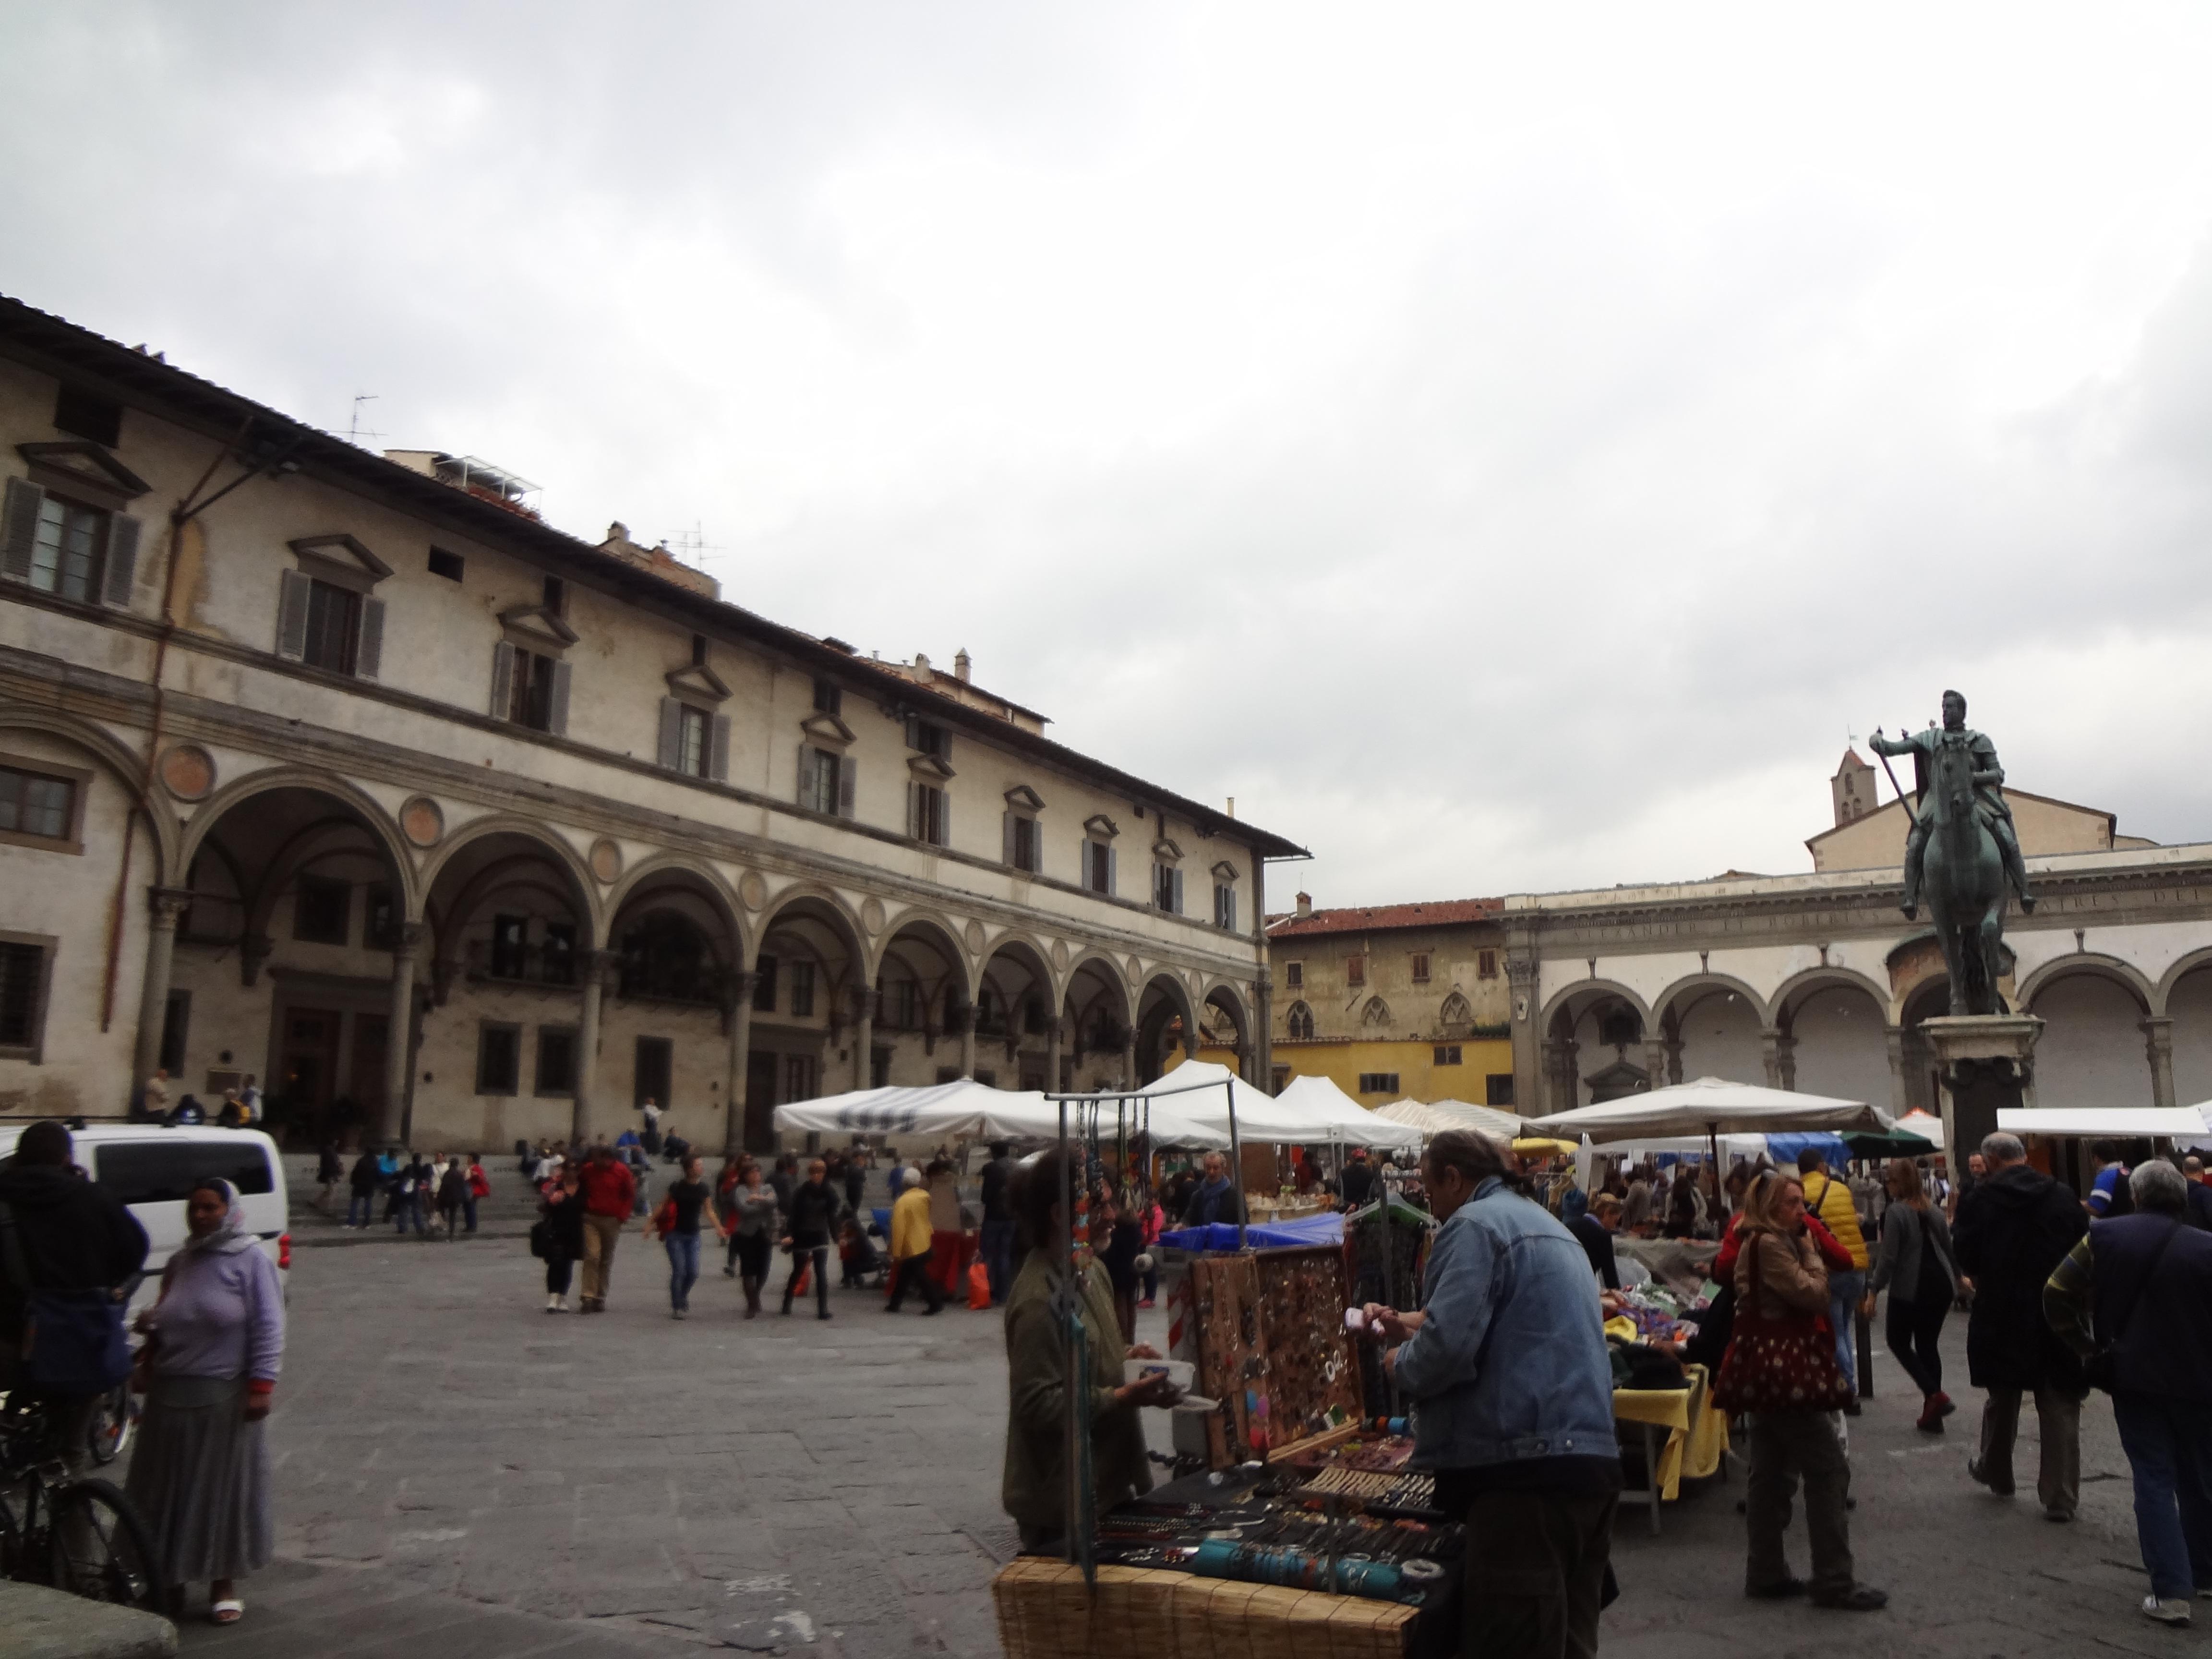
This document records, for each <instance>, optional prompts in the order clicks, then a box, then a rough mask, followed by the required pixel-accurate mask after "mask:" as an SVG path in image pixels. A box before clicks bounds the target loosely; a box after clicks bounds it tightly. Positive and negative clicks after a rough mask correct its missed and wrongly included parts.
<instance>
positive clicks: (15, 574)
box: [0, 478, 139, 609]
mask: <svg viewBox="0 0 2212 1659" xmlns="http://www.w3.org/2000/svg"><path fill="white" fill-rule="evenodd" d="M138 532H139V524H138V520H136V519H133V518H130V517H127V516H126V515H125V514H123V513H110V512H108V511H106V509H105V508H102V507H88V506H86V505H85V504H84V503H83V502H82V501H71V500H70V498H69V497H67V496H65V495H53V494H51V493H50V492H48V491H46V490H45V489H40V487H39V486H38V485H37V484H34V483H32V482H31V481H30V480H29V479H28V478H10V479H9V480H8V489H7V498H6V504H5V507H4V508H0V578H5V579H6V580H9V581H17V582H21V583H23V584H24V585H25V586H29V587H33V588H35V589H37V590H38V591H39V592H42V593H52V594H55V595H57V596H58V597H59V598H62V599H76V600H80V601H82V602H84V603H87V604H90V603H93V602H94V601H97V602H99V603H100V604H103V605H114V606H117V607H118V608H121V609H127V608H128V607H129V605H130V604H131V584H132V583H133V582H134V581H136V580H137V574H138Z"/></svg>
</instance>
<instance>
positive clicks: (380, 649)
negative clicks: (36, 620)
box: [109, 599, 384, 680]
mask: <svg viewBox="0 0 2212 1659" xmlns="http://www.w3.org/2000/svg"><path fill="white" fill-rule="evenodd" d="M109 603H110V604H113V603H114V601H113V600H110V601H109ZM383 663H384V601H383V600H382V599H363V600H362V602H361V637H360V639H358V640H357V641H355V643H354V653H353V671H354V672H355V673H356V674H358V675H360V676H361V678H363V679H365V680H373V679H374V678H376V677H377V671H378V669H379V668H380V667H381V666H382V665H383Z"/></svg>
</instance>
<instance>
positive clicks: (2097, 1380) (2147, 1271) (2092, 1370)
mask: <svg viewBox="0 0 2212 1659" xmlns="http://www.w3.org/2000/svg"><path fill="white" fill-rule="evenodd" d="M2179 1231H2181V1224H2180V1223H2179V1221H2177V1222H2175V1223H2173V1224H2172V1225H2171V1226H2169V1227H2168V1228H2167V1229H2166V1237H2164V1238H2161V1239H2160V1240H2159V1241H2158V1249H2155V1250H2154V1251H2152V1252H2151V1258H2150V1266H2149V1267H2146V1268H2144V1269H2143V1276H2142V1282H2140V1283H2139V1284H2137V1285H2136V1293H2135V1294H2134V1295H2133V1296H2131V1297H2129V1298H2128V1310H2127V1312H2126V1313H2124V1314H2123V1315H2122V1316H2120V1317H2119V1318H2118V1319H2117V1320H2115V1321H2113V1322H2112V1340H2111V1341H2109V1342H2100V1343H2099V1344H2098V1345H2097V1351H2096V1352H2094V1353H2093V1354H2091V1355H2090V1356H2089V1357H2088V1358H2087V1359H2085V1360H2083V1361H2082V1362H2081V1375H2082V1376H2084V1377H2086V1378H2087V1380H2088V1383H2089V1386H2090V1387H2091V1388H2093V1389H2103V1390H2104V1391H2105V1392H2106V1394H2110V1393H2112V1383H2113V1382H2114V1380H2115V1378H2116V1376H2117V1375H2118V1370H2119V1358H2120V1344H2122V1343H2123V1342H2124V1341H2126V1340H2128V1332H2129V1330H2130V1328H2132V1327H2133V1326H2134V1324H2135V1322H2136V1312H2137V1311H2138V1310H2140V1309H2141V1308H2142V1303H2143V1295H2144V1293H2145V1292H2146V1291H2148V1290H2149V1289H2150V1281H2151V1280H2152V1279H2154V1278H2155V1277H2156V1276H2157V1273H2158V1264H2159V1263H2160V1261H2164V1260H2165V1259H2166V1246H2167V1245H2169V1244H2171V1243H2173V1236H2174V1235H2175V1234H2176V1233H2178V1232H2179ZM2093 1260H2094V1258H2092V1261H2093Z"/></svg>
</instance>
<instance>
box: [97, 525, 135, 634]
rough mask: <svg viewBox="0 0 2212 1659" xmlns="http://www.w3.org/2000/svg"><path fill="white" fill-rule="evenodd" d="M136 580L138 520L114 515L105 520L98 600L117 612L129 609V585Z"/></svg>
mask: <svg viewBox="0 0 2212 1659" xmlns="http://www.w3.org/2000/svg"><path fill="white" fill-rule="evenodd" d="M137 580H138V520H136V519H133V518H130V517H127V516H125V514H123V513H115V514H113V515H112V516H111V517H110V518H109V519H108V520H107V572H106V580H105V581H104V582H103V583H102V584H101V591H100V600H101V602H102V603H103V604H106V605H113V606H114V607H115V608H116V609H117V610H118V611H128V610H129V609H130V608H131V584H132V583H133V582H135V581H137Z"/></svg>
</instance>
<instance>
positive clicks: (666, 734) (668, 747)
mask: <svg viewBox="0 0 2212 1659" xmlns="http://www.w3.org/2000/svg"><path fill="white" fill-rule="evenodd" d="M659 763H660V764H661V765H663V766H665V767H666V768H668V769H669V770H670V771H671V772H672V771H674V770H675V769H677V768H678V767H679V766H681V765H683V764H684V705H683V704H682V703H680V702H677V700H676V699H675V698H673V697H663V698H662V699H661V700H660V755H659Z"/></svg>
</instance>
